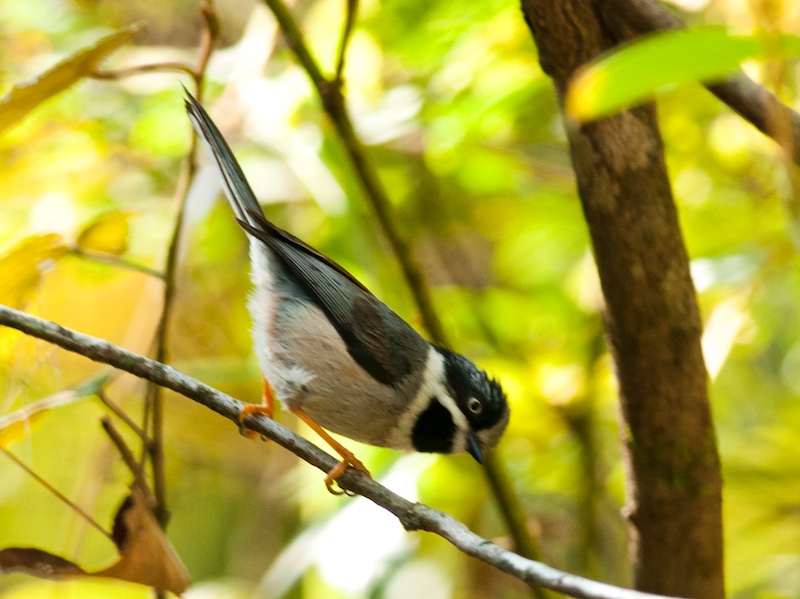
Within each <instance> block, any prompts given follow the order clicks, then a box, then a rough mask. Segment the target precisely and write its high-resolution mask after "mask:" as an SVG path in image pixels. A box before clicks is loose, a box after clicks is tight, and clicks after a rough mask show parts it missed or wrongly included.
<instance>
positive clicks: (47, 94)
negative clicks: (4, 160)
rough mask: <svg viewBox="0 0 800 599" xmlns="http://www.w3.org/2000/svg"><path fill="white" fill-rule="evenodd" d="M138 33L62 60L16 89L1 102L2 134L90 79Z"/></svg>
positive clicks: (119, 34)
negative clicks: (62, 93) (99, 66)
mask: <svg viewBox="0 0 800 599" xmlns="http://www.w3.org/2000/svg"><path fill="white" fill-rule="evenodd" d="M139 29H140V28H139V27H138V26H133V27H128V28H126V29H123V30H121V31H118V32H116V33H113V34H111V35H109V36H107V37H104V38H103V39H101V40H100V41H99V42H97V43H96V44H95V45H94V46H91V47H89V48H85V49H83V50H81V51H79V52H77V53H76V54H73V55H72V56H70V57H69V58H67V59H65V60H62V61H61V62H59V63H58V64H57V65H55V66H54V67H53V68H51V69H49V70H47V71H45V72H44V73H42V74H41V75H39V76H38V77H36V78H35V79H33V80H31V81H26V82H24V83H20V84H19V85H16V86H15V87H13V88H12V89H11V91H10V92H8V94H6V96H5V97H4V98H3V99H2V100H0V134H2V133H3V132H4V131H5V130H6V129H8V128H9V127H12V126H14V125H16V124H17V123H19V122H20V121H21V120H22V119H23V118H25V116H26V115H27V114H28V113H29V112H31V111H32V110H33V109H34V108H36V107H37V106H38V105H39V104H41V103H42V102H44V101H45V100H47V99H49V98H51V97H53V96H54V95H56V94H58V93H60V92H62V91H64V90H65V89H67V88H68V87H69V86H71V85H72V84H73V83H75V82H76V81H79V80H81V79H83V78H84V77H88V76H89V75H91V74H92V72H93V71H94V70H95V69H96V68H97V65H98V64H100V62H101V61H102V60H103V59H104V58H105V57H106V56H108V55H109V54H111V53H112V52H113V51H114V50H116V49H117V48H119V47H120V46H123V45H125V44H127V43H128V42H129V41H130V40H131V39H132V38H133V36H134V35H135V34H136V32H137V31H139Z"/></svg>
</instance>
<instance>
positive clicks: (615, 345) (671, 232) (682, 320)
mask: <svg viewBox="0 0 800 599" xmlns="http://www.w3.org/2000/svg"><path fill="white" fill-rule="evenodd" d="M522 5H523V10H524V12H525V16H526V19H527V21H528V23H529V25H530V27H531V30H532V32H533V35H534V39H535V41H536V44H537V46H538V48H539V60H540V62H541V65H542V68H543V69H544V70H545V72H546V73H547V74H548V75H550V76H551V77H552V78H553V80H554V83H555V86H556V90H557V92H558V95H559V98H560V99H561V100H563V96H564V91H565V89H566V86H567V83H568V81H569V79H570V77H571V76H572V75H573V73H574V72H575V70H576V69H577V68H578V67H580V66H581V65H582V64H584V63H586V62H587V61H588V60H591V59H593V58H595V57H596V56H597V55H598V54H600V53H601V52H603V51H605V50H607V49H609V48H610V47H612V46H613V45H614V43H615V40H614V39H612V36H611V35H610V33H609V32H608V31H607V30H606V29H605V28H604V27H603V23H602V21H601V18H600V17H599V16H598V14H597V13H596V12H595V8H594V7H595V4H593V3H592V2H591V1H590V0H559V1H557V2H553V1H552V0H549V1H548V0H522ZM597 6H602V3H599V2H598V3H597ZM654 67H657V65H654ZM567 136H568V139H569V145H570V152H571V156H572V162H573V166H574V168H575V172H576V176H577V181H578V190H579V193H580V198H581V203H582V205H583V211H584V215H585V217H586V222H587V223H588V226H589V231H590V235H591V239H592V244H593V246H594V254H595V261H596V263H597V268H598V271H599V275H600V280H601V284H602V288H603V294H604V296H605V301H606V313H605V324H606V335H607V339H608V343H609V345H610V348H611V352H612V354H613V356H614V359H615V362H616V367H617V377H618V380H619V388H620V402H621V417H622V422H621V425H620V429H621V430H622V440H623V443H624V449H623V454H624V459H625V462H626V471H627V485H628V489H627V492H628V499H627V506H626V510H625V511H626V516H627V518H628V522H629V534H630V553H631V558H632V562H633V567H634V578H635V585H636V588H638V589H640V590H643V591H651V592H656V593H662V594H667V595H677V596H683V597H696V598H698V599H717V598H721V597H723V596H724V581H723V564H722V555H723V547H722V516H721V495H722V490H721V488H722V481H721V475H720V467H719V456H718V454H717V447H716V439H715V435H714V430H713V423H712V420H711V409H710V406H709V401H708V392H707V377H706V371H705V365H704V363H703V356H702V353H701V348H700V337H701V332H702V331H701V323H700V317H699V313H698V309H697V302H696V298H695V291H694V286H693V284H692V280H691V278H690V274H689V261H688V257H687V253H686V249H685V247H684V245H683V240H682V238H681V232H680V228H679V224H678V216H677V212H676V209H675V205H674V202H673V199H672V194H671V190H670V185H669V181H668V178H667V173H666V167H665V163H664V156H663V146H662V142H661V138H660V135H659V132H658V128H657V122H656V116H655V110H654V108H653V107H652V106H644V107H639V108H636V109H633V110H629V111H626V112H623V113H621V114H618V115H616V116H613V117H611V118H608V119H605V120H602V121H599V122H595V123H591V124H587V125H583V126H576V125H570V124H568V125H567Z"/></svg>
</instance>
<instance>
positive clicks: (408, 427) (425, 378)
mask: <svg viewBox="0 0 800 599" xmlns="http://www.w3.org/2000/svg"><path fill="white" fill-rule="evenodd" d="M433 397H436V398H437V399H438V400H439V402H440V403H441V404H442V405H443V406H444V407H445V409H446V410H447V411H448V412H450V415H451V416H452V418H453V422H454V423H455V425H456V433H455V435H454V444H453V447H462V446H465V444H466V435H465V434H464V432H463V431H464V430H466V427H467V426H468V423H467V419H466V417H465V416H464V414H462V413H461V410H459V409H458V406H457V405H456V403H455V401H454V400H453V398H452V397H450V396H449V394H448V391H447V388H446V387H445V369H444V358H443V357H442V354H440V353H439V352H438V351H436V349H434V348H433V347H430V348H429V349H428V357H427V360H426V362H425V370H424V372H423V374H422V384H421V385H420V387H419V390H418V391H417V394H416V395H415V396H414V398H413V399H412V400H411V401H410V402H409V403H408V405H407V406H406V408H405V411H404V412H403V414H402V416H401V417H400V419H399V421H398V423H397V425H396V426H395V427H394V429H392V432H391V433H390V434H389V438H390V440H391V442H392V446H394V447H398V448H402V449H406V450H410V451H413V450H414V449H415V448H414V444H413V443H412V439H411V437H412V435H413V432H414V425H415V424H416V423H417V420H418V419H419V416H420V414H422V412H424V411H425V410H426V409H427V407H428V406H429V405H430V401H431V398H433Z"/></svg>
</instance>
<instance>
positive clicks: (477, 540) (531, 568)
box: [0, 305, 660, 599]
mask: <svg viewBox="0 0 800 599" xmlns="http://www.w3.org/2000/svg"><path fill="white" fill-rule="evenodd" d="M0 325H5V326H8V327H11V328H14V329H17V330H19V331H22V332H23V333H25V334H27V335H30V336H32V337H36V338H38V339H44V340H45V341H48V342H50V343H53V344H55V345H58V346H59V347H62V348H64V349H66V350H69V351H72V352H75V353H77V354H80V355H82V356H85V357H87V358H89V359H91V360H94V361H95V362H101V363H104V364H109V365H111V366H114V367H115V368H119V369H120V370H124V371H126V372H129V373H131V374H133V375H136V376H138V377H140V378H143V379H146V380H148V381H150V382H152V383H155V384H156V385H160V386H163V387H166V388H168V389H172V390H173V391H176V392H178V393H180V394H181V395H183V396H185V397H188V398H189V399H191V400H193V401H195V402H197V403H200V404H202V405H204V406H205V407H207V408H209V409H211V410H213V411H214V412H216V413H217V414H219V415H221V416H224V417H225V418H227V419H228V420H231V421H232V422H233V423H234V424H235V425H236V426H237V428H238V425H239V414H240V413H241V410H242V406H244V405H245V404H243V403H242V402H240V401H238V400H236V399H234V398H232V397H230V396H229V395H226V394H224V393H222V392H221V391H217V390H216V389H213V388H212V387H209V386H208V385H205V384H203V383H201V382H200V381H198V380H196V379H193V378H191V377H189V376H187V375H185V374H183V373H182V372H179V371H177V370H175V369H174V368H172V367H171V366H167V365H166V364H162V363H160V362H156V361H155V360H150V359H148V358H145V357H144V356H140V355H138V354H135V353H133V352H130V351H128V350H125V349H122V348H121V347H118V346H116V345H114V344H112V343H109V342H108V341H105V340H103V339H98V338H97V337H90V336H88V335H83V334H81V333H78V332H76V331H73V330H70V329H67V328H64V327H62V326H60V325H58V324H55V323H52V322H48V321H46V320H42V319H40V318H36V317H34V316H30V315H28V314H25V313H24V312H20V311H18V310H14V309H12V308H8V307H6V306H2V305H0ZM247 427H248V428H249V429H252V430H254V431H256V432H257V433H260V434H262V435H264V436H265V437H268V438H269V439H272V440H273V441H275V442H276V443H278V444H279V445H281V446H282V447H285V448H286V449H288V450H289V451H291V452H292V453H294V454H295V455H296V456H298V457H300V458H301V459H303V460H305V461H306V462H308V463H309V464H311V465H312V466H315V467H317V468H319V469H320V470H322V471H324V472H327V471H329V470H330V469H331V468H333V467H334V466H336V464H338V460H336V459H334V458H333V457H331V456H329V455H328V454H327V453H325V452H324V451H322V450H321V449H319V448H318V447H316V446H315V445H313V444H312V443H310V442H309V441H306V440H305V439H303V438H302V437H300V436H299V435H297V434H295V433H293V432H292V431H290V430H289V429H288V428H286V427H284V426H282V425H280V424H278V423H277V422H275V421H274V420H271V419H269V418H266V417H265V416H261V415H257V416H250V417H248V419H247ZM337 482H338V483H339V484H340V486H341V487H342V488H343V489H346V490H349V491H352V492H353V493H357V494H359V495H362V496H363V497H366V498H367V499H369V500H370V501H373V502H374V503H376V504H377V505H379V506H381V507H382V508H384V509H386V510H387V511H389V512H391V513H392V514H394V515H395V516H396V517H397V518H398V519H399V520H400V523H401V524H402V525H403V527H404V528H405V529H406V530H409V531H413V530H425V531H428V532H432V533H434V534H437V535H439V536H440V537H442V538H444V539H446V540H447V541H449V542H450V543H452V544H453V545H454V546H455V547H456V548H457V549H459V550H460V551H462V552H464V553H466V554H467V555H471V556H472V557H475V558H477V559H479V560H481V561H483V562H485V563H487V564H490V565H492V566H494V567H495V568H497V569H499V570H502V571H503V572H506V573H508V574H511V575H512V576H514V577H516V578H518V579H520V580H522V581H524V582H526V583H527V584H529V585H531V586H534V585H536V586H543V587H546V588H549V589H552V590H554V591H558V592H561V593H565V594H567V595H570V596H572V597H578V598H585V599H658V598H659V597H660V595H653V594H649V593H642V592H639V591H632V590H630V589H624V588H621V587H615V586H612V585H609V584H605V583H602V582H597V581H594V580H589V579H587V578H583V577H580V576H575V575H573V574H569V573H566V572H561V571H559V570H556V569H555V568H551V567H550V566H547V565H545V564H542V563H540V562H536V561H533V560H530V559H527V558H524V557H521V556H520V555H517V554H516V553H513V552H511V551H508V550H506V549H503V548H502V547H500V546H498V545H495V544H494V543H492V542H490V541H488V540H486V539H484V538H482V537H480V536H478V535H476V534H475V533H473V532H472V531H470V530H469V529H468V528H467V527H466V526H465V525H464V524H462V523H461V522H460V521H458V520H456V519H455V518H453V517H452V516H449V515H447V514H445V513H443V512H440V511H438V510H435V509H433V508H430V507H428V506H426V505H423V504H420V503H412V502H410V501H408V500H407V499H403V498H402V497H400V496H399V495H396V494H395V493H392V492H391V491H389V490H388V489H386V488H385V487H384V486H382V485H381V484H379V483H377V482H375V481H374V480H372V479H371V478H368V477H366V476H364V475H363V474H361V473H359V472H355V471H353V470H352V469H349V470H347V472H345V474H344V475H342V477H341V478H339V479H338V480H337Z"/></svg>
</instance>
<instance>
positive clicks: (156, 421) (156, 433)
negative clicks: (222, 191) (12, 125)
mask: <svg viewBox="0 0 800 599" xmlns="http://www.w3.org/2000/svg"><path fill="white" fill-rule="evenodd" d="M200 12H201V14H202V16H203V19H204V21H205V27H204V28H203V31H202V34H201V38H200V50H199V53H198V59H197V65H198V66H197V68H196V69H194V70H193V71H192V80H193V82H194V84H195V90H194V92H195V97H197V98H198V99H199V98H201V97H202V93H203V89H202V82H203V77H204V75H205V69H206V67H207V66H208V62H209V60H210V57H211V53H212V52H213V50H214V44H215V40H216V37H217V34H218V33H219V23H218V21H217V17H216V13H215V12H214V7H213V5H212V4H211V2H210V0H204V2H202V3H201V5H200ZM196 151H197V140H196V137H195V136H194V135H192V137H191V141H190V147H189V154H188V158H187V160H186V161H185V162H184V168H183V172H182V173H181V178H180V181H179V184H178V187H177V189H176V193H175V196H176V198H178V199H177V204H178V209H177V213H176V215H175V223H174V226H173V229H172V237H171V239H170V242H169V249H168V250H167V259H166V263H165V266H164V295H163V307H162V310H161V317H160V318H159V321H158V326H157V328H156V336H155V343H156V359H157V360H158V361H159V362H166V361H167V331H168V326H169V321H170V317H171V314H172V305H173V300H174V297H175V277H176V274H177V268H178V254H179V248H180V246H181V237H182V234H183V222H184V216H185V209H186V198H187V195H188V191H189V186H190V183H191V180H192V178H193V177H194V174H195V170H196V162H195V154H196ZM145 404H146V407H145V410H146V417H145V423H146V424H147V423H149V430H150V438H151V442H150V443H149V444H148V445H147V450H148V455H149V457H150V461H151V464H152V467H153V495H154V496H155V499H156V506H157V507H156V514H155V515H156V518H157V520H158V521H159V523H160V524H161V525H162V527H163V526H165V525H166V523H167V519H168V517H169V516H168V513H169V512H168V510H167V504H166V475H165V469H164V406H163V398H162V395H161V388H160V387H158V386H151V387H149V388H148V392H147V398H146V402H145ZM145 430H148V426H145Z"/></svg>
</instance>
